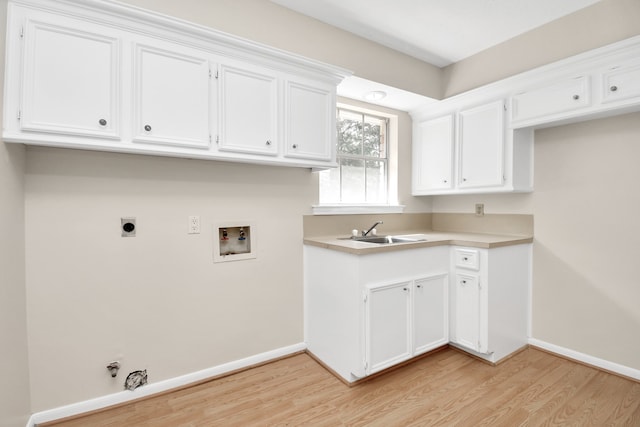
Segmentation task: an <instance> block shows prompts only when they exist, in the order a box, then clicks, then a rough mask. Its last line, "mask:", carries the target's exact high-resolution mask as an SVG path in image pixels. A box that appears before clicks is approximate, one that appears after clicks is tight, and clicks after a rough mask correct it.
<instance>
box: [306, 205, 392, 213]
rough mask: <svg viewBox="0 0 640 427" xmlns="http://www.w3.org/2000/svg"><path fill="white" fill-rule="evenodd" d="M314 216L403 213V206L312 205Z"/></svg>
mask: <svg viewBox="0 0 640 427" xmlns="http://www.w3.org/2000/svg"><path fill="white" fill-rule="evenodd" d="M311 209H312V212H313V214H314V215H357V214H390V213H402V212H404V205H313V206H312V207H311Z"/></svg>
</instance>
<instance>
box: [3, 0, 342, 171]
mask: <svg viewBox="0 0 640 427" xmlns="http://www.w3.org/2000/svg"><path fill="white" fill-rule="evenodd" d="M89 3H90V4H85V2H82V1H80V0H73V1H69V2H67V1H65V2H60V1H57V0H20V1H19V2H17V1H16V2H14V1H12V0H10V1H9V2H8V6H7V10H8V19H7V37H6V40H7V44H6V66H5V84H4V87H5V90H4V109H3V114H4V120H3V134H2V136H3V140H4V141H5V142H15V143H23V144H36V145H47V146H53V147H64V148H80V149H90V150H101V151H114V152H124V153H139V154H149V155H161V156H175V157H183V158H196V159H211V160H226V161H233V162H245V163H260V164H276V165H282V166H294V167H305V168H328V167H334V166H335V165H336V153H335V134H336V129H335V117H334V115H335V109H336V87H337V85H338V83H339V82H340V81H341V80H342V79H343V78H344V77H346V76H347V75H350V74H351V73H350V72H349V71H347V70H343V69H341V68H338V67H334V66H331V65H327V64H323V63H320V62H317V61H314V60H312V59H308V58H303V57H300V56H297V55H293V54H289V53H287V52H284V51H281V50H278V49H274V48H271V47H268V46H264V45H260V44H257V43H255V42H249V41H246V40H244V39H241V38H238V37H235V36H233V35H230V34H225V33H222V32H219V31H216V30H214V29H209V28H204V27H201V26H198V25H192V24H189V23H186V22H184V21H180V20H173V19H171V18H169V17H162V18H160V17H158V16H157V15H156V14H154V13H147V12H145V11H144V10H141V9H138V8H133V7H129V6H126V5H123V4H120V3H118V2H112V1H108V0H105V1H99V2H89Z"/></svg>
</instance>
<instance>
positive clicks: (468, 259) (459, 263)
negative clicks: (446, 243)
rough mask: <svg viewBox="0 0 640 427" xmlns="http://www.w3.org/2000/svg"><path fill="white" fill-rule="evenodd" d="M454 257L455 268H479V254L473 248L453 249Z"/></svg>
mask: <svg viewBox="0 0 640 427" xmlns="http://www.w3.org/2000/svg"><path fill="white" fill-rule="evenodd" d="M453 253H454V259H455V263H456V267H457V268H466V269H469V270H476V271H478V270H479V269H480V254H479V252H478V251H477V250H473V249H454V251H453Z"/></svg>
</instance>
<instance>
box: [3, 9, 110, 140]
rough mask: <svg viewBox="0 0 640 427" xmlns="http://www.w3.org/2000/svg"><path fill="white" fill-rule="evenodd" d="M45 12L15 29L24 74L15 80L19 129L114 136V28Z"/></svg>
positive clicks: (98, 136) (100, 136) (105, 136)
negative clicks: (21, 39) (21, 43)
mask: <svg viewBox="0 0 640 427" xmlns="http://www.w3.org/2000/svg"><path fill="white" fill-rule="evenodd" d="M47 18H48V17H47V16H46V15H44V16H43V15H41V14H34V16H33V17H32V18H29V19H27V20H26V24H25V25H24V27H23V29H22V30H20V31H23V33H22V35H23V37H24V64H23V67H22V69H23V70H24V77H23V79H22V82H21V84H20V82H15V83H17V85H18V86H19V87H21V88H22V100H21V107H19V109H20V112H19V114H20V119H19V120H20V126H19V128H20V130H22V131H28V132H43V133H48V132H50V133H55V134H68V135H71V136H89V137H97V138H118V137H119V133H120V117H119V115H120V110H119V102H120V101H119V98H120V97H119V94H120V93H119V90H120V64H119V59H120V41H119V39H118V36H117V34H116V33H114V32H113V31H112V30H110V29H108V28H103V27H100V26H96V25H92V24H88V23H84V22H82V21H76V20H72V19H60V20H55V22H53V21H52V20H50V19H47ZM10 111H11V110H10ZM13 111H15V110H13ZM14 120H15V117H14Z"/></svg>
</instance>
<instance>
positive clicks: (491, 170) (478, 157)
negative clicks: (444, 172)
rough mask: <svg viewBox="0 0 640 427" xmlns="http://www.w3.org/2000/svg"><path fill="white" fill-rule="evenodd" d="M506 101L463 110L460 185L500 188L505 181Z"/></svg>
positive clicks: (460, 140) (460, 139)
mask: <svg viewBox="0 0 640 427" xmlns="http://www.w3.org/2000/svg"><path fill="white" fill-rule="evenodd" d="M504 114H505V112H504V102H503V101H502V100H500V101H497V102H492V103H490V104H486V105H481V106H479V107H476V108H472V109H469V110H463V111H460V113H459V116H458V117H459V129H460V132H459V135H458V137H459V140H458V143H459V147H460V152H459V156H460V162H459V176H458V186H459V187H460V188H482V187H500V186H502V184H503V181H504Z"/></svg>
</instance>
